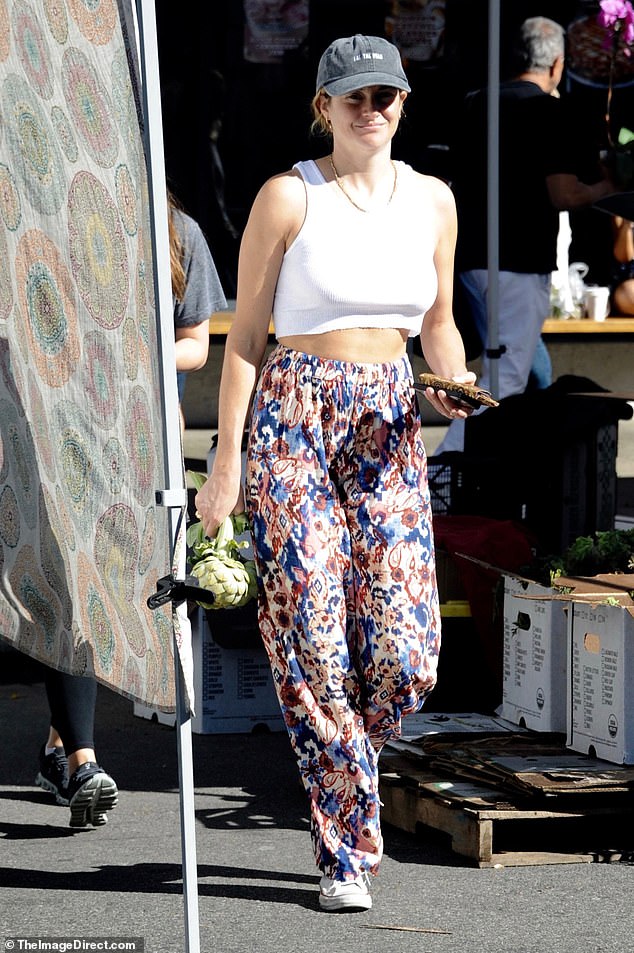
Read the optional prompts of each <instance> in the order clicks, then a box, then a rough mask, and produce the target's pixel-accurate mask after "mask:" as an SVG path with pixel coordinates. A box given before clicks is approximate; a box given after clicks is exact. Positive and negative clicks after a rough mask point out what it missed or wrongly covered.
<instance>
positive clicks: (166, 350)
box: [136, 0, 200, 953]
mask: <svg viewBox="0 0 634 953" xmlns="http://www.w3.org/2000/svg"><path fill="white" fill-rule="evenodd" d="M136 2H137V16H138V26H139V52H140V64H141V86H142V92H143V115H144V119H145V130H144V133H145V143H146V158H147V166H148V184H149V193H150V194H149V198H150V219H151V228H152V248H153V257H154V288H155V299H156V306H157V315H158V320H157V335H158V342H159V350H160V360H161V366H162V374H161V378H162V384H161V387H162V398H163V415H162V416H163V436H164V447H165V473H164V478H165V487H164V488H163V489H162V490H161V491H160V492H159V493H157V501H158V502H159V503H160V504H162V505H163V506H167V507H168V508H169V512H170V529H171V543H172V552H174V549H176V548H177V551H178V556H177V562H178V564H177V566H176V567H175V568H174V575H175V577H176V578H178V579H182V580H184V579H185V575H186V565H185V559H186V553H185V547H184V546H179V547H176V541H177V536H178V533H179V523H180V521H181V519H182V517H183V515H184V513H185V511H186V508H187V490H186V488H185V483H184V474H183V461H182V446H181V434H180V421H179V415H178V387H177V383H176V356H175V349H174V316H173V310H174V309H173V304H172V284H171V275H170V256H169V232H168V224H167V190H166V180H165V157H164V154H163V122H162V115H161V88H160V80H159V62H158V41H157V33H156V13H155V8H154V0H136ZM179 619H181V623H182V627H183V628H185V629H186V630H187V631H185V632H184V633H183V635H184V636H186V637H187V636H191V630H190V628H189V621H188V619H187V616H186V614H185V613H182V614H181V615H180V616H179ZM174 667H175V682H176V733H177V748H178V774H179V791H180V821H181V853H182V866H183V894H184V901H185V949H186V951H187V953H200V926H199V919H198V871H197V863H196V818H195V813H194V767H193V756H192V725H191V713H190V712H189V710H188V707H187V704H186V692H185V690H184V681H183V673H182V669H181V664H180V656H179V652H178V647H177V645H176V639H174Z"/></svg>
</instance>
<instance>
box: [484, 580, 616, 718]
mask: <svg viewBox="0 0 634 953" xmlns="http://www.w3.org/2000/svg"><path fill="white" fill-rule="evenodd" d="M629 580H631V583H632V585H634V577H629V576H624V575H622V574H603V575H598V576H590V577H583V576H579V577H574V578H569V577H564V576H561V577H560V578H559V579H558V580H557V585H556V586H553V587H550V586H542V585H540V584H539V583H537V582H534V581H532V580H530V579H525V578H523V577H521V576H516V575H510V574H504V662H503V664H504V667H503V679H502V706H501V708H500V714H501V715H502V717H503V718H506V719H507V720H508V721H512V722H513V723H514V724H518V725H522V726H523V727H526V728H531V729H532V730H534V731H547V732H548V731H552V732H560V733H562V734H566V733H567V732H568V722H569V707H570V690H569V684H570V669H569V656H570V649H569V625H570V619H571V617H572V604H573V601H583V602H585V601H590V602H592V601H594V602H597V601H600V600H602V599H604V598H608V597H610V598H624V597H625V593H626V591H627V585H628V581H629ZM619 593H620V595H619Z"/></svg>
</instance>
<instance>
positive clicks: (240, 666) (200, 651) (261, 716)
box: [134, 610, 286, 735]
mask: <svg viewBox="0 0 634 953" xmlns="http://www.w3.org/2000/svg"><path fill="white" fill-rule="evenodd" d="M210 614H211V613H210ZM192 640H193V655H194V694H195V699H196V701H195V704H196V712H195V714H194V716H193V718H192V731H193V732H194V733H195V734H203V735H204V734H227V733H242V734H244V733H248V732H252V731H255V730H262V729H264V730H268V731H284V730H285V727H286V726H285V724H284V720H283V718H282V713H281V711H280V706H279V702H278V700H277V695H276V694H275V689H274V687H273V677H272V675H271V668H270V665H269V660H268V657H267V655H266V653H265V651H264V648H256V649H228V648H223V647H222V646H220V645H218V644H217V643H216V642H215V641H214V639H213V637H212V634H211V632H210V629H209V623H208V622H207V618H206V615H205V613H204V612H203V611H202V610H199V611H198V612H196V614H195V615H194V616H193V618H192ZM134 714H135V715H138V716H139V717H141V718H151V719H153V720H155V721H158V722H159V723H160V724H165V725H174V724H175V722H176V717H175V715H174V714H173V713H168V712H162V711H158V710H157V709H154V708H148V707H147V706H145V705H139V704H138V703H136V704H135V705H134Z"/></svg>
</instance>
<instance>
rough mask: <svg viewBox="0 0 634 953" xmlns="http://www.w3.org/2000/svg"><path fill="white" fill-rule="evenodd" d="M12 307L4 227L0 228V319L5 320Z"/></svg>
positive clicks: (11, 284) (11, 289)
mask: <svg viewBox="0 0 634 953" xmlns="http://www.w3.org/2000/svg"><path fill="white" fill-rule="evenodd" d="M12 307H13V282H12V280H11V269H10V267H9V249H8V247H7V239H6V237H5V234H4V229H3V228H0V321H6V320H7V318H8V317H9V315H10V314H11V308H12Z"/></svg>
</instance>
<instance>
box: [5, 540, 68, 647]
mask: <svg viewBox="0 0 634 953" xmlns="http://www.w3.org/2000/svg"><path fill="white" fill-rule="evenodd" d="M38 566H39V560H38V558H37V555H36V553H35V551H34V549H33V547H32V546H28V545H27V546H23V547H22V548H21V549H20V551H19V553H18V555H17V558H16V560H15V562H14V564H13V567H12V569H11V572H10V573H9V581H10V583H11V588H12V590H13V596H14V598H15V599H17V600H18V602H19V603H20V604H21V605H22V607H23V608H22V612H23V618H24V619H29V617H30V622H28V623H27V624H26V627H27V628H28V629H30V630H31V634H32V636H33V637H34V640H35V645H36V646H37V648H39V650H40V651H41V652H42V653H43V655H44V656H48V657H51V656H53V654H54V653H55V650H56V649H57V640H56V635H57V630H58V622H59V616H60V613H59V605H58V602H57V597H56V596H55V593H54V592H53V590H52V589H51V588H50V586H49V585H48V583H47V582H46V579H45V578H44V576H43V575H42V573H41V572H40V571H39V569H38ZM30 654H35V653H30Z"/></svg>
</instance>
